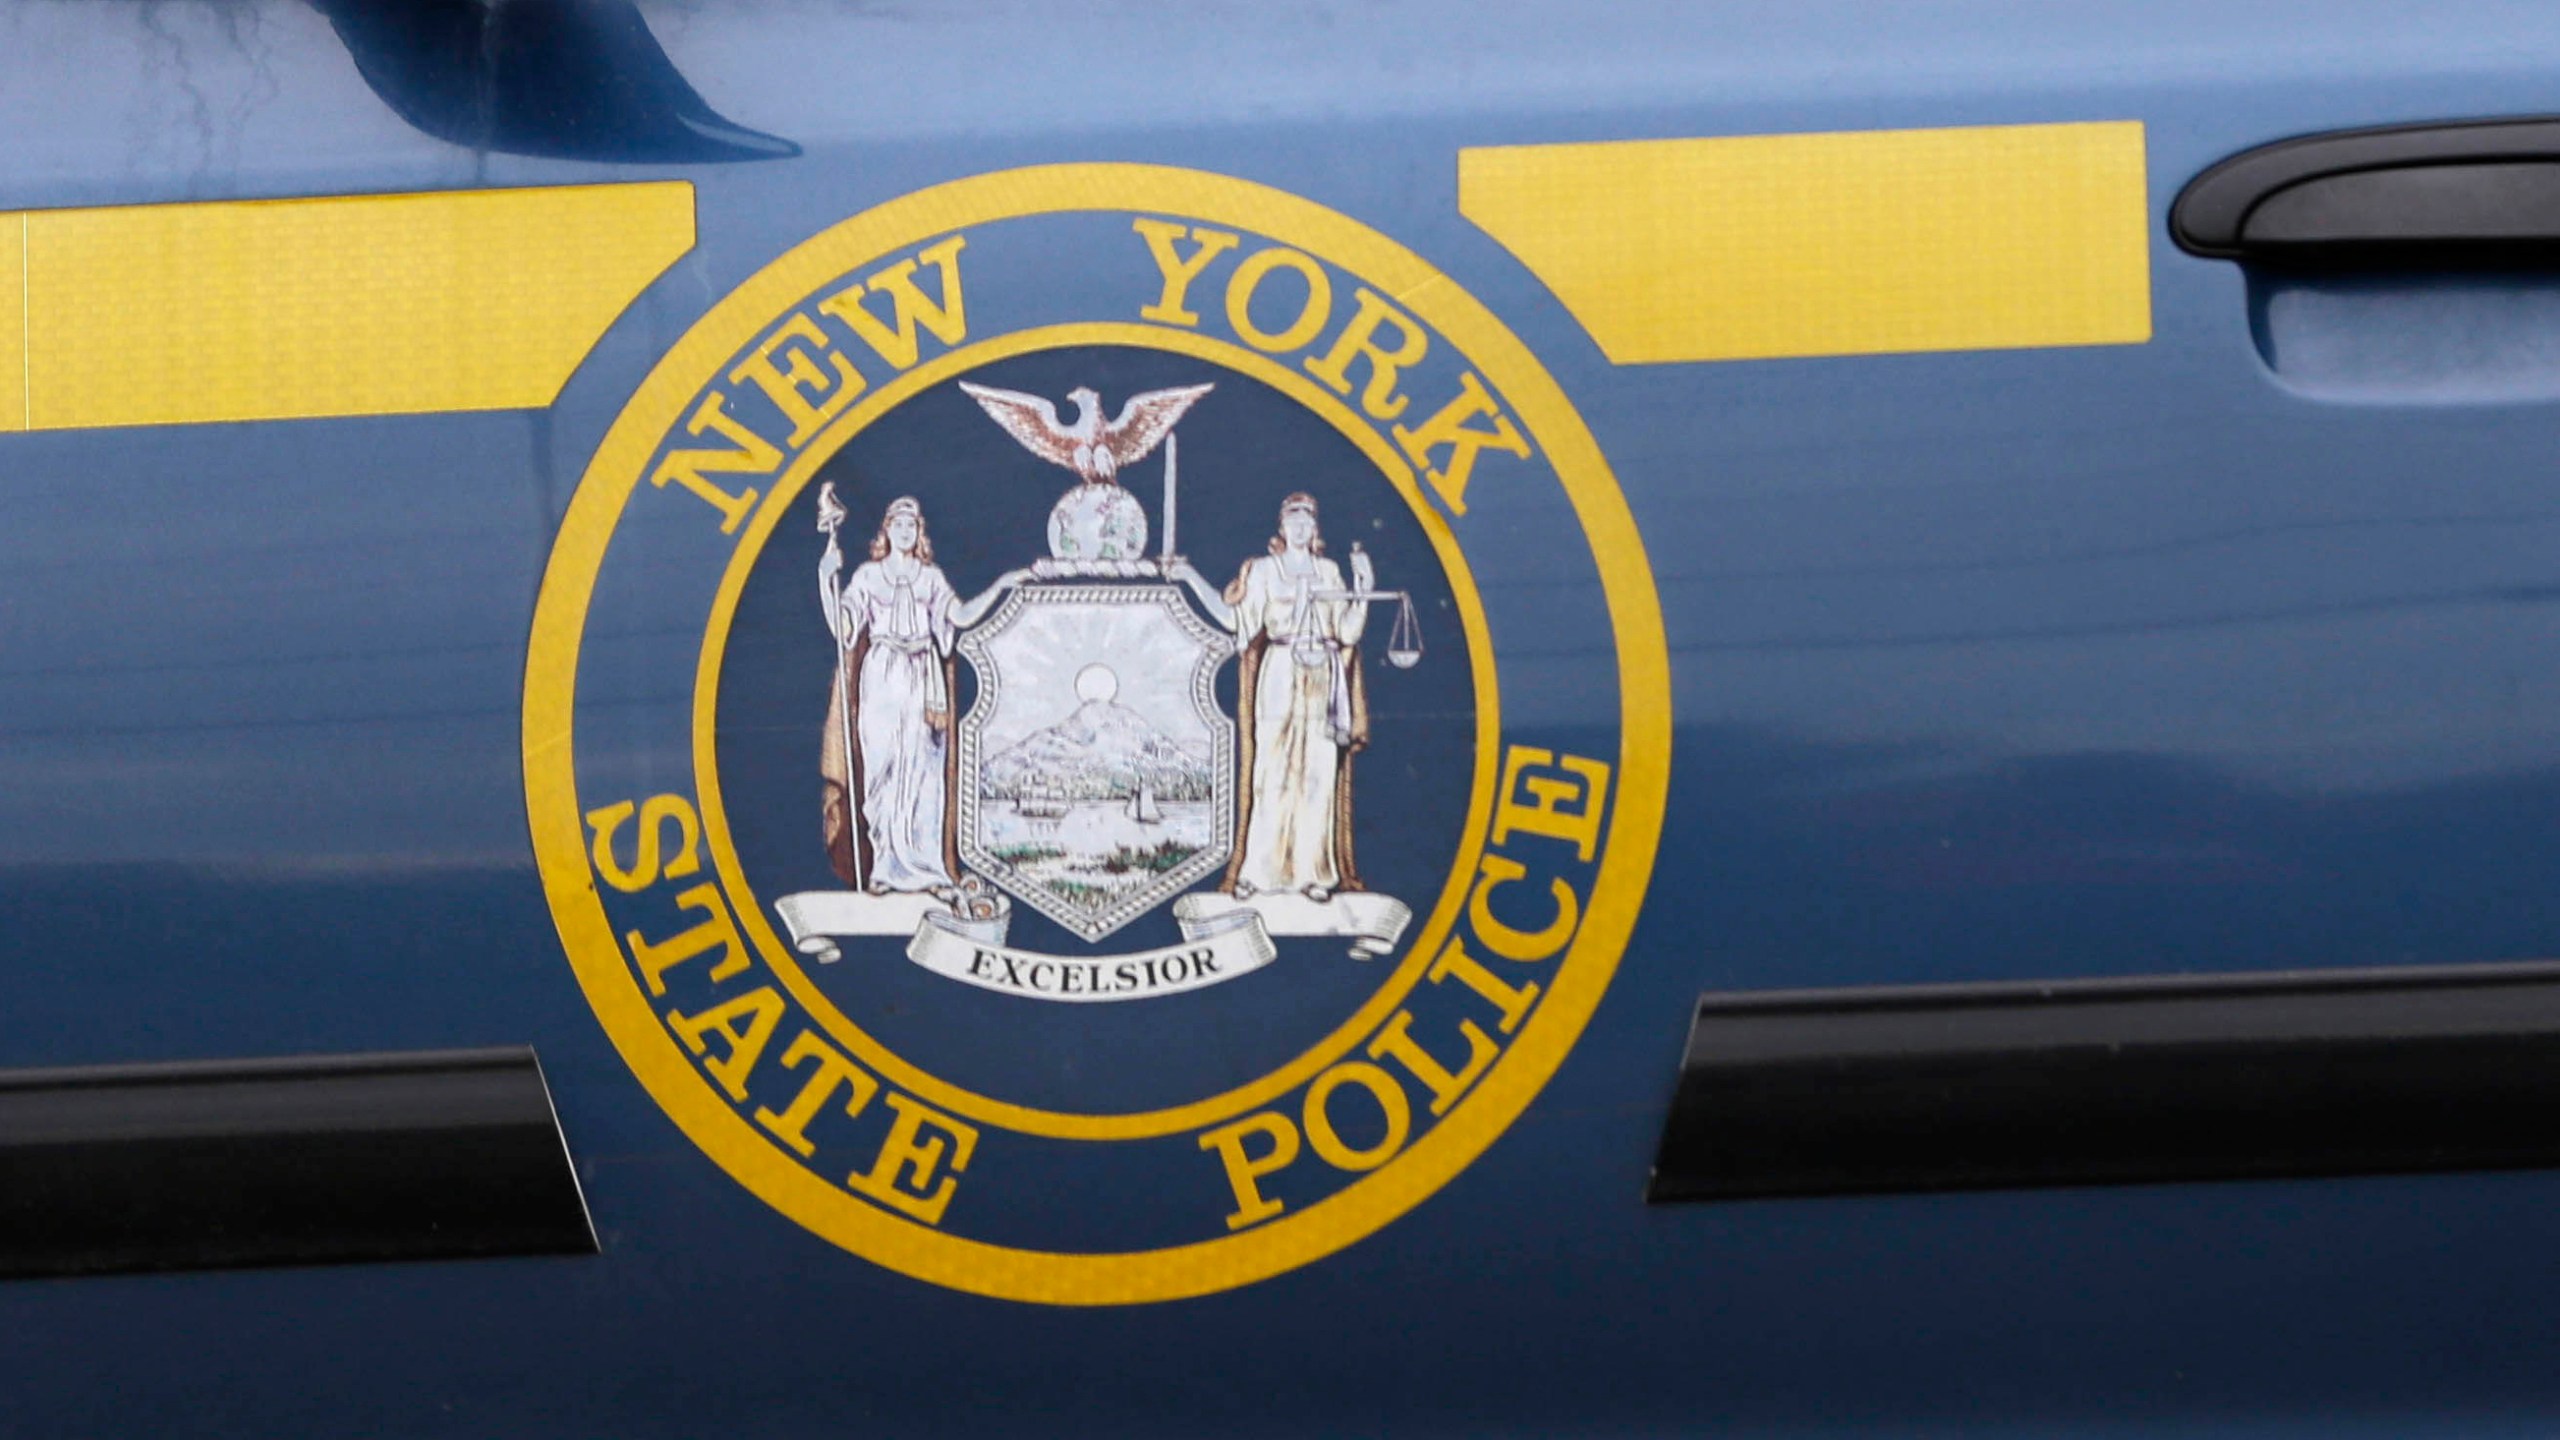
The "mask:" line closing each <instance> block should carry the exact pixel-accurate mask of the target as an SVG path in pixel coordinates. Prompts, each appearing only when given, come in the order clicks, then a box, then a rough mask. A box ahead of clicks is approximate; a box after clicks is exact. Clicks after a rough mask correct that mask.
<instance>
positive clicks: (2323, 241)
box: [2169, 118, 2560, 261]
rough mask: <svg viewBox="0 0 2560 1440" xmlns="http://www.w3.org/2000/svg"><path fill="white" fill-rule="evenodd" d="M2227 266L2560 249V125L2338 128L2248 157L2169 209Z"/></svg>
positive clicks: (2207, 177) (2178, 227) (2177, 226)
mask: <svg viewBox="0 0 2560 1440" xmlns="http://www.w3.org/2000/svg"><path fill="white" fill-rule="evenodd" d="M2169 233H2170V234H2171V236H2172V237H2173V238H2175V239H2176V240H2177V242H2178V245H2179V247H2180V248H2182V249H2184V250H2187V251H2189V252H2190V253H2193V254H2197V255H2208V256H2215V257H2220V258H2225V259H2234V260H2248V259H2272V260H2312V259H2321V258H2331V259H2337V258H2347V257H2350V256H2354V255H2359V254H2376V255H2377V258H2379V257H2380V256H2383V255H2387V256H2389V257H2390V258H2393V259H2395V260H2401V261H2407V260H2424V259H2428V258H2440V259H2446V260H2455V261H2459V260H2461V259H2464V258H2466V257H2469V256H2473V255H2480V256H2492V255H2496V254H2499V253H2501V252H2513V251H2515V250H2518V249H2523V248H2528V247H2532V246H2535V245H2539V244H2543V243H2548V242H2560V119H2551V118H2543V119H2525V120H2482V121H2465V122H2461V123H2456V124H2436V125H2395V126H2390V127H2388V128H2385V129H2378V130H2339V131H2333V132H2331V133H2329V134H2325V135H2310V136H2304V137H2302V138H2300V139H2294V140H2281V141H2278V142H2276V143H2275V144H2273V145H2263V146H2260V147H2259V148H2257V149H2255V150H2247V151H2243V152H2241V153H2240V154H2238V155H2234V156H2232V157H2231V158H2230V159H2228V160H2224V161H2222V162H2221V163H2220V164H2218V165H2215V166H2213V167H2212V168H2211V169H2208V170H2206V171H2205V172H2204V173H2203V174H2201V175H2198V176H2197V177H2196V178H2195V179H2193V180H2191V181H2189V182H2187V187H2186V188H2185V189H2184V190H2182V191H2180V192H2179V193H2178V199H2177V202H2176V203H2175V204H2174V205H2172V206H2171V207H2170V209H2169Z"/></svg>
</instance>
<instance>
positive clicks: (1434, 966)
mask: <svg viewBox="0 0 2560 1440" xmlns="http://www.w3.org/2000/svg"><path fill="white" fill-rule="evenodd" d="M1423 973H1424V974H1425V975H1426V976H1428V977H1429V979H1430V981H1431V983H1432V984H1434V985H1437V984H1439V983H1440V982H1441V981H1442V980H1444V979H1447V978H1448V977H1449V976H1452V975H1455V976H1457V977H1458V983H1459V984H1461V985H1464V986H1466V987H1467V988H1468V989H1470V990H1473V991H1474V992H1476V993H1477V994H1479V995H1481V996H1483V997H1484V998H1486V999H1487V1000H1490V1001H1492V1002H1493V1006H1494V1008H1495V1009H1497V1010H1499V1011H1501V1012H1502V1019H1501V1020H1499V1021H1498V1022H1496V1028H1498V1029H1500V1030H1501V1031H1502V1033H1503V1034H1505V1035H1508V1034H1510V1033H1511V1032H1512V1031H1514V1030H1517V1029H1519V1028H1520V1022H1521V1021H1522V1020H1524V1019H1526V1018H1528V1014H1529V1006H1530V1005H1531V1003H1533V1002H1534V1001H1536V1000H1537V998H1538V987H1537V984H1536V982H1534V981H1533V982H1531V983H1529V984H1527V985H1512V984H1508V983H1506V982H1505V981H1504V980H1503V979H1502V977H1501V976H1499V975H1496V974H1494V973H1493V972H1492V971H1490V970H1487V969H1486V968H1484V966H1483V964H1482V963H1480V962H1479V961H1478V960H1477V959H1476V957H1474V956H1473V955H1470V954H1468V953H1467V952H1466V948H1465V947H1464V946H1461V945H1460V944H1459V943H1458V937H1457V936H1455V935H1452V936H1450V937H1449V943H1448V945H1447V946H1446V947H1445V948H1444V949H1442V950H1441V952H1440V958H1439V959H1437V960H1434V961H1432V962H1431V968H1430V969H1429V970H1426V971H1424V972H1423Z"/></svg>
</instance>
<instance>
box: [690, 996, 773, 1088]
mask: <svg viewBox="0 0 2560 1440" xmlns="http://www.w3.org/2000/svg"><path fill="white" fill-rule="evenodd" d="M782 1012H783V1004H782V996H781V995H780V994H779V993H778V992H776V991H775V990H774V988H773V987H772V986H770V985H759V986H757V987H756V988H755V989H753V990H750V991H748V992H747V993H746V994H744V995H741V996H739V997H738V998H737V999H735V1000H730V1001H726V1002H724V1003H722V1004H718V1005H714V1006H712V1007H711V1008H710V1009H708V1010H705V1011H703V1012H702V1013H701V1014H699V1015H686V1014H683V1013H681V1012H679V1011H673V1010H670V1011H668V1012H667V1024H668V1026H669V1027H671V1028H672V1029H674V1031H675V1032H676V1037H677V1038H678V1039H680V1040H682V1041H684V1048H686V1049H687V1050H690V1051H692V1052H693V1053H694V1054H695V1055H697V1056H699V1055H701V1054H703V1053H704V1051H706V1050H707V1049H709V1048H710V1039H711V1037H712V1036H714V1035H717V1036H719V1037H720V1038H721V1040H722V1041H724V1042H725V1043H726V1046H727V1053H726V1054H722V1055H714V1056H712V1057H710V1058H709V1059H707V1060H704V1061H703V1062H702V1068H703V1069H705V1070H708V1071H710V1072H711V1078H712V1079H714V1080H717V1081H719V1082H720V1088H721V1089H723V1090H726V1091H728V1092H729V1098H730V1099H732V1100H744V1099H746V1098H747V1076H748V1075H749V1074H750V1073H752V1072H753V1071H754V1070H755V1068H756V1061H757V1059H758V1058H759V1057H761V1056H762V1055H763V1054H764V1047H765V1042H767V1041H769V1040H771V1039H772V1038H773V1032H774V1029H775V1027H777V1026H779V1025H780V1024H781V1023H782ZM741 1020H744V1021H745V1022H746V1026H747V1028H746V1029H744V1030H740V1029H739V1028H738V1024H737V1022H739V1021H741Z"/></svg>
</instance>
